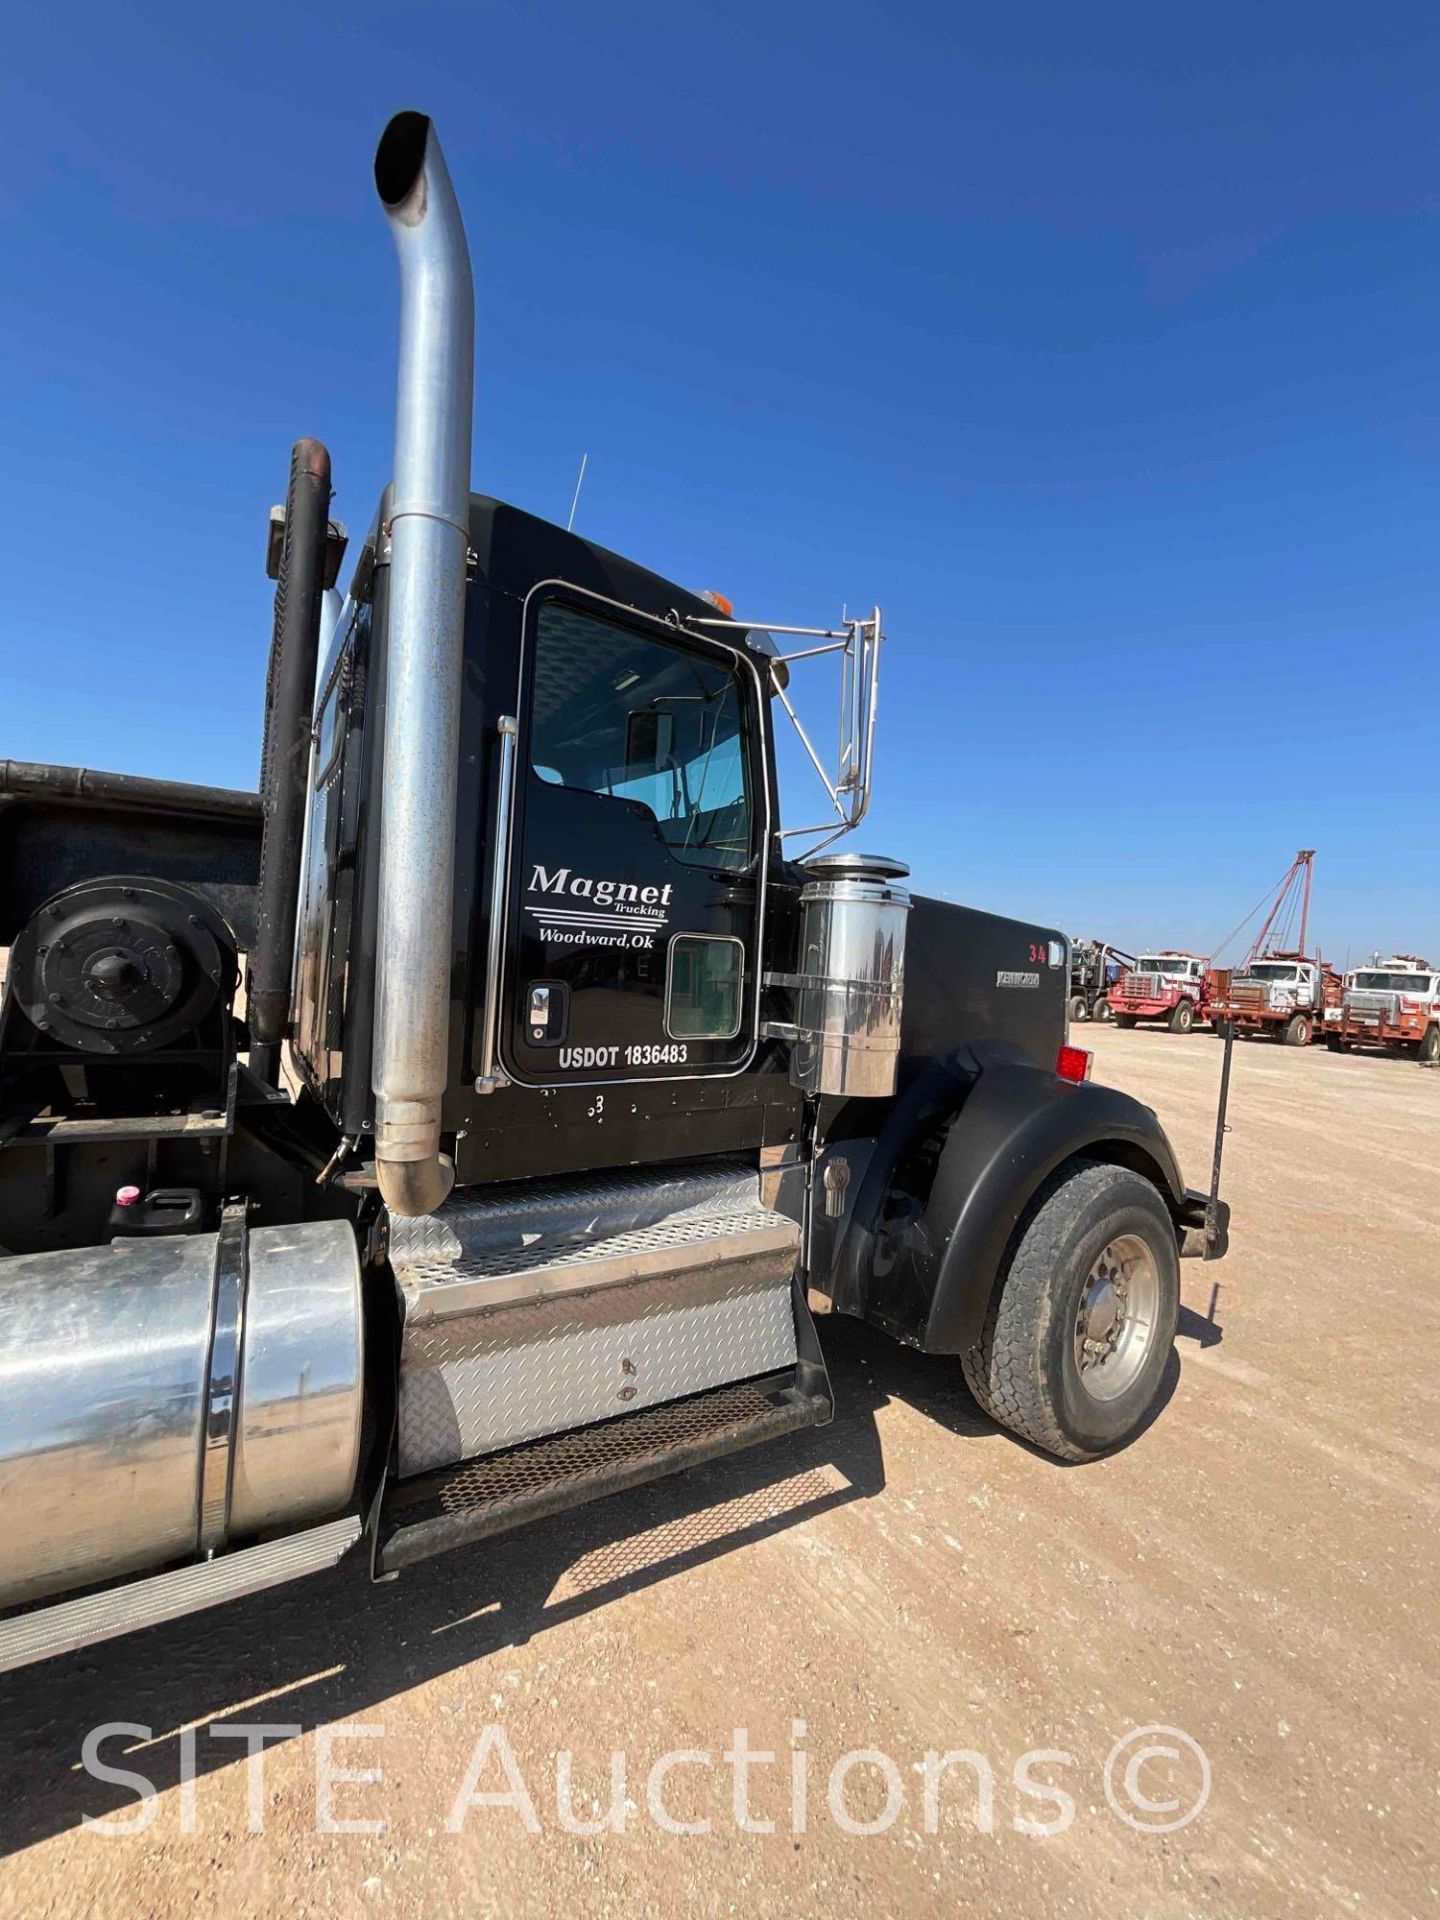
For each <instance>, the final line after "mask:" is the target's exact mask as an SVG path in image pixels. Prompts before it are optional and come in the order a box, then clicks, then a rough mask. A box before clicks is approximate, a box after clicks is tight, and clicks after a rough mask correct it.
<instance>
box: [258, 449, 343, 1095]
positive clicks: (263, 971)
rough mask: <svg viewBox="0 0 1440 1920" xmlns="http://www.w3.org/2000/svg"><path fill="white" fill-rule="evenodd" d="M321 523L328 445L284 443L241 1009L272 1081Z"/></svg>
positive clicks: (293, 885) (286, 1011) (322, 558)
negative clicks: (252, 916) (252, 902)
mask: <svg viewBox="0 0 1440 1920" xmlns="http://www.w3.org/2000/svg"><path fill="white" fill-rule="evenodd" d="M329 527H330V455H329V452H328V451H327V449H326V448H325V447H323V446H322V445H321V444H320V442H319V441H318V440H297V441H296V442H295V445H294V446H293V447H292V448H291V450H290V486H289V490H288V492H287V493H286V496H285V521H284V527H283V530H282V533H281V546H280V559H279V568H278V571H277V573H276V585H275V632H274V637H273V638H272V640H271V642H270V667H269V672H268V675H267V678H266V684H265V736H264V744H263V746H262V747H261V750H260V798H261V802H262V805H263V807H264V813H265V827H264V835H263V838H262V840H261V843H260V889H259V901H258V906H257V911H256V928H257V931H256V938H255V950H254V952H253V953H252V954H251V955H250V979H249V1001H248V1006H247V1009H246V1017H247V1019H248V1021H249V1025H250V1068H251V1071H252V1072H253V1073H255V1074H256V1075H257V1076H258V1077H259V1078H260V1079H262V1080H264V1081H267V1082H269V1083H270V1084H272V1085H273V1084H275V1083H276V1079H277V1075H278V1073H279V1069H280V1043H281V1041H282V1040H283V1039H284V1038H285V1030H286V1026H287V1024H288V1022H289V1018H290V984H291V977H292V971H293V966H294V954H295V916H296V911H297V908H298V904H299V890H300V860H301V854H302V849H303V847H304V842H305V792H306V786H307V783H308V780H309V773H310V727H311V718H312V715H311V709H312V705H313V702H314V695H315V668H316V659H317V655H318V653H319V649H320V615H321V610H322V608H323V606H324V600H325V586H326V557H327V556H326V541H327V537H328V534H329Z"/></svg>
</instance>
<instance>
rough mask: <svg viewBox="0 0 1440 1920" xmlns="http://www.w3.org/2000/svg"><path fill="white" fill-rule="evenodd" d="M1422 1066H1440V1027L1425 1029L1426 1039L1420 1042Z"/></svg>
mask: <svg viewBox="0 0 1440 1920" xmlns="http://www.w3.org/2000/svg"><path fill="white" fill-rule="evenodd" d="M1420 1064H1421V1066H1422V1067H1433V1066H1437V1065H1440V1027H1427V1028H1426V1029H1425V1038H1424V1039H1423V1040H1422V1041H1421V1042H1420Z"/></svg>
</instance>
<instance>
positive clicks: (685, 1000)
mask: <svg viewBox="0 0 1440 1920" xmlns="http://www.w3.org/2000/svg"><path fill="white" fill-rule="evenodd" d="M744 975H745V948H744V945H743V944H742V943H741V942H740V941H739V940H733V939H731V938H729V937H728V936H724V937H721V936H717V935H714V934H703V933H677V934H676V935H675V938H674V939H673V940H672V941H671V942H670V965H669V975H668V979H667V981H666V988H665V1031H666V1032H667V1033H668V1034H669V1036H670V1038H671V1039H672V1040H733V1039H734V1038H735V1036H736V1034H737V1033H739V1031H740V1000H741V988H742V985H743V981H744Z"/></svg>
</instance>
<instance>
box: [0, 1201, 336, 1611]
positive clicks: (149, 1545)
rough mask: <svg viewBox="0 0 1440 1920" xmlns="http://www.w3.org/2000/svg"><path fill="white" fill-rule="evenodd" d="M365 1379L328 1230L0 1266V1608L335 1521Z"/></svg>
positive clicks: (118, 1243) (48, 1256)
mask: <svg viewBox="0 0 1440 1920" xmlns="http://www.w3.org/2000/svg"><path fill="white" fill-rule="evenodd" d="M237 1211H238V1210H237ZM361 1362H362V1334H361V1312H360V1266H359V1258H358V1254H357V1251H356V1245H355V1236H354V1232H353V1230H352V1229H351V1228H350V1226H349V1225H348V1224H346V1223H345V1222H343V1221H312V1222H308V1223H305V1224H303V1225H299V1226H291V1227H261V1228H257V1229H256V1230H255V1231H254V1232H252V1233H246V1232H245V1230H244V1227H243V1223H236V1224H235V1226H234V1227H233V1228H232V1230H231V1231H229V1232H228V1233H227V1232H226V1231H224V1230H222V1232H221V1233H220V1234H196V1235H188V1236H185V1237H177V1238H173V1239H169V1238H162V1239H142V1238H135V1239H119V1240H115V1241H112V1242H111V1243H110V1244H109V1245H107V1246H102V1247H89V1248H84V1249H82V1250H80V1251H78V1252H66V1253H37V1254H21V1255H18V1256H16V1257H14V1258H10V1259H3V1260H0V1606H12V1605H14V1604H16V1603H17V1602H20V1601H25V1600H32V1599H37V1598H39V1597H41V1596H43V1595H47V1594H53V1593H60V1592H64V1591H65V1590H67V1589H68V1588H72V1587H78V1586H86V1585H90V1584H91V1583H93V1582H95V1581H99V1580H107V1579H112V1578H114V1577H116V1576H117V1575H120V1574H125V1573H134V1572H137V1571H139V1570H141V1569H144V1568H151V1567H158V1566H161V1565H164V1564H165V1563H167V1562H170V1561H174V1560H180V1559H185V1558H187V1557H189V1556H190V1555H192V1554H194V1553H196V1552H199V1551H202V1550H210V1549H213V1548H215V1547H218V1546H221V1545H224V1544H225V1543H226V1542H227V1541H230V1540H233V1539H235V1538H237V1537H243V1536H245V1535H247V1534H254V1533H257V1532H259V1531H261V1530H262V1529H268V1528H275V1527H288V1526H291V1525H296V1524H299V1523H300V1522H302V1521H305V1520H310V1519H315V1518H319V1517H322V1516H325V1515H329V1514H333V1513H336V1512H338V1511H339V1510H340V1509H341V1508H343V1507H344V1506H345V1504H346V1502H347V1501H348V1500H349V1498H350V1495H351V1492H352V1489H353V1486H354V1482H355V1474H356V1469H357V1466H358V1460H359V1446H360V1412H361V1397H362V1396H361V1382H362V1364H361Z"/></svg>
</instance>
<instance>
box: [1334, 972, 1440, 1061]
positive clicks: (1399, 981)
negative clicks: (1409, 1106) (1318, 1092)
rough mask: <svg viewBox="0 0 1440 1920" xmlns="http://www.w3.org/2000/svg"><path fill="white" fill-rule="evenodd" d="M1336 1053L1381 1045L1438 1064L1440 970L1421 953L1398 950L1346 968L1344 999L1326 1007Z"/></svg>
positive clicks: (1388, 1050)
mask: <svg viewBox="0 0 1440 1920" xmlns="http://www.w3.org/2000/svg"><path fill="white" fill-rule="evenodd" d="M1325 1044H1326V1046H1327V1047H1329V1048H1330V1050H1331V1052H1332V1053H1345V1052H1347V1051H1348V1050H1349V1049H1350V1048H1351V1047H1378V1048H1380V1049H1381V1050H1382V1051H1384V1052H1387V1053H1408V1054H1412V1055H1413V1056H1414V1057H1415V1058H1416V1059H1418V1060H1421V1061H1423V1062H1424V1063H1425V1064H1426V1065H1427V1066H1435V1065H1437V1064H1440V971H1437V970H1436V969H1435V968H1434V967H1432V966H1431V964H1430V962H1429V961H1428V960H1422V959H1421V958H1420V957H1419V956H1418V955H1417V954H1413V953H1398V954H1396V955H1395V956H1394V957H1393V958H1392V959H1389V960H1385V961H1381V960H1380V958H1379V955H1378V954H1377V955H1376V957H1375V961H1374V962H1372V963H1371V965H1370V966H1368V967H1357V968H1355V970H1354V971H1353V972H1352V973H1347V974H1346V976H1345V980H1344V986H1343V991H1342V995H1341V998H1340V1002H1339V1004H1338V1005H1336V1006H1333V1007H1327V1008H1326V1010H1325Z"/></svg>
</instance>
